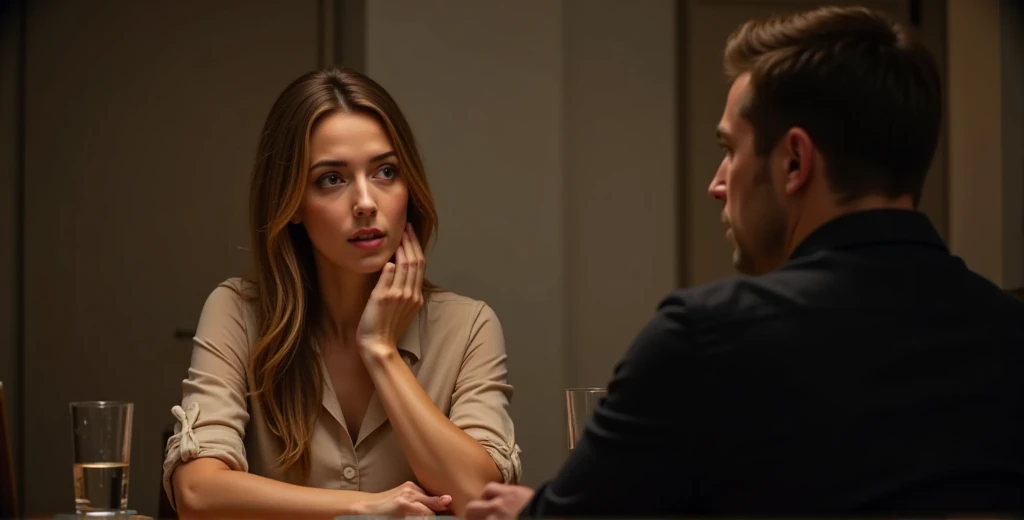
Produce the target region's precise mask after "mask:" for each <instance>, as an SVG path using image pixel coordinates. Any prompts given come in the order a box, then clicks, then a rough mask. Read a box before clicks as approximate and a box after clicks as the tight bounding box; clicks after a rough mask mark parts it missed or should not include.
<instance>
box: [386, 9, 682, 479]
mask: <svg viewBox="0 0 1024 520" xmlns="http://www.w3.org/2000/svg"><path fill="white" fill-rule="evenodd" d="M673 24H674V18H673V3H672V2H671V1H669V0H658V1H649V2H643V3H623V2H616V1H612V0H598V1H583V0H566V1H552V0H530V1H524V2H498V3H492V2H476V1H470V0H458V1H448V2H443V3H423V2H418V1H413V0H407V1H389V2H369V3H368V4H367V49H366V52H367V63H366V65H367V67H366V68H367V72H368V73H369V74H370V75H371V76H373V77H374V78H376V79H377V80H379V81H380V82H381V83H383V84H384V86H385V87H386V88H388V89H389V90H390V91H391V92H392V94H393V95H394V96H395V97H396V98H397V100H398V102H399V103H400V104H401V106H402V107H403V109H404V110H405V112H406V114H407V116H408V117H409V119H410V121H411V124H412V126H413V129H414V131H415V132H416V134H417V138H418V140H419V142H420V144H421V146H422V149H423V154H424V155H425V160H426V164H427V167H428V175H429V176H430V179H431V183H432V186H433V188H434V191H435V195H436V198H437V203H438V206H439V210H440V214H441V232H440V239H439V241H438V243H437V247H436V248H435V249H434V250H433V252H432V254H431V258H430V275H431V277H432V278H434V279H435V280H436V281H438V282H440V283H442V284H444V285H445V286H448V287H451V288H453V289H455V290H457V291H461V292H464V293H466V294H468V295H471V296H474V297H477V298H482V299H485V300H487V301H488V302H490V303H491V304H492V305H493V306H494V308H495V309H496V311H497V313H498V315H499V317H500V318H501V319H502V322H503V325H504V327H505V336H506V341H507V344H508V351H509V358H510V360H509V368H510V371H511V379H512V382H513V384H514V385H515V386H516V396H515V399H514V403H513V418H514V419H515V421H516V426H517V432H518V433H517V436H518V439H519V442H520V443H521V445H522V448H523V450H524V453H523V460H524V465H525V478H526V481H527V482H528V483H537V482H539V480H541V479H543V478H546V477H547V476H549V475H550V474H551V473H552V472H553V471H554V470H555V469H556V468H557V467H558V465H559V464H560V462H561V460H562V458H563V456H564V453H565V445H566V441H565V426H564V423H565V411H564V410H565V405H564V394H563V391H564V388H565V387H566V386H569V385H583V384H586V385H603V384H604V383H605V382H606V381H607V380H608V378H609V376H610V375H611V371H612V366H613V365H614V363H615V361H617V360H618V358H619V357H620V356H621V354H622V352H623V351H624V350H625V348H626V347H627V346H628V344H629V341H630V340H631V339H632V336H633V334H635V333H636V331H637V329H638V328H639V327H640V326H641V325H642V324H643V322H645V321H646V319H647V318H649V317H650V315H651V313H652V311H653V309H654V306H655V305H656V303H657V300H658V299H659V298H660V297H661V296H662V295H664V294H665V293H666V292H668V291H669V290H670V289H671V288H672V287H673V286H674V274H675V268H674V264H675V260H674V247H675V245H674V244H675V240H674V236H675V224H674V222H673V208H674V186H675V184H674V175H675V170H674V161H673V158H674V132H673V128H674V121H673V119H674V112H673V108H672V107H673V106H674V89H673V81H674V71H673V63H674V61H673V60H674V58H673V56H674V42H673V35H674V25H673ZM525 35H528V37H526V36H525Z"/></svg>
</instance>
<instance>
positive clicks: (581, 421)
mask: <svg viewBox="0 0 1024 520" xmlns="http://www.w3.org/2000/svg"><path fill="white" fill-rule="evenodd" d="M606 395H608V392H607V391H606V390H605V389H604V388H570V389H568V390H566V391H565V411H566V414H567V415H568V418H569V449H570V450H572V449H573V448H575V447H576V442H577V441H579V439H580V437H581V436H583V430H584V428H585V427H586V425H587V421H589V420H590V416H591V415H593V414H594V408H597V404H598V403H599V402H600V401H601V399H602V398H604V396H606Z"/></svg>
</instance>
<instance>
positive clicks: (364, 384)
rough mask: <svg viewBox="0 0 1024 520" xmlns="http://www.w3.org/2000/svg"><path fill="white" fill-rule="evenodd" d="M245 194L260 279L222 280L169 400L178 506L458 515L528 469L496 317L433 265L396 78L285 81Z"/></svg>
mask: <svg viewBox="0 0 1024 520" xmlns="http://www.w3.org/2000/svg"><path fill="white" fill-rule="evenodd" d="M250 205H251V225H252V243H253V252H254V256H255V267H256V276H255V277H254V279H253V280H251V281H243V280H239V279H230V280H227V281H225V282H223V283H221V284H220V285H219V286H218V287H217V288H216V289H214V291H213V292H212V293H211V294H210V296H209V298H208V299H207V301H206V304H205V306H204V307H203V311H202V315H201V317H200V319H199V325H198V330H197V331H196V336H195V340H194V346H193V351H192V364H191V367H190V368H189V371H188V378H187V379H186V380H185V381H184V382H183V393H184V396H183V399H182V404H181V406H175V407H174V409H173V413H174V414H175V416H176V417H177V418H178V420H179V424H178V426H177V427H176V429H175V435H174V436H173V437H172V438H171V440H170V441H169V442H168V444H167V453H166V459H165V461H164V488H165V490H166V492H167V493H168V496H169V497H170V499H171V503H172V504H175V507H176V509H177V510H178V513H179V514H180V515H181V516H182V517H210V518H213V517H217V518H221V517H224V516H245V517H261V518H272V517H280V518H285V517H286V518H303V517H310V518H326V517H331V516H334V515H338V514H384V515H427V514H433V513H437V512H443V511H445V512H448V511H450V512H453V513H455V514H457V515H458V514H461V513H462V511H463V508H464V507H465V505H466V503H467V502H469V501H470V500H472V499H474V498H476V497H477V496H479V495H480V493H481V492H482V490H483V488H484V486H485V485H486V484H487V483H488V482H491V481H501V482H517V481H518V480H519V475H520V461H519V451H518V447H517V446H516V444H515V441H514V435H513V428H512V422H511V420H510V418H509V415H508V405H509V401H510V399H511V395H512V388H511V387H510V386H509V385H508V384H507V383H506V368H505V346H504V339H503V335H502V330H501V325H500V323H499V321H498V318H497V317H496V316H495V314H494V312H493V311H492V310H491V309H490V307H488V306H487V305H486V304H484V303H482V302H479V301H475V300H471V299H469V298H466V297H463V296H458V295H455V294H453V293H451V292H445V291H442V290H440V289H438V288H436V287H434V286H432V285H431V284H430V283H429V282H427V281H425V280H424V254H423V250H422V248H421V245H420V244H421V243H423V244H426V243H428V242H429V239H430V236H431V234H432V233H433V232H434V231H435V229H436V224H437V213H436V212H435V209H434V203H433V200H432V199H431V196H430V190H429V188H428V186H427V181H426V178H425V177H424V173H423V165H422V162H421V160H420V156H419V153H418V151H417V149H416V145H415V142H414V140H413V136H412V132H411V131H410V129H409V126H408V124H407V123H406V121H405V118H404V117H403V115H402V113H401V111H400V110H399V109H398V106H397V105H396V104H395V102H394V101H393V100H392V99H391V97H390V96H389V95H388V94H387V92H385V91H384V89H383V88H381V87H380V86H379V85H378V84H376V83H375V82H374V81H372V80H371V79H369V78H367V77H365V76H363V75H361V74H358V73H356V72H352V71H348V70H341V71H339V70H327V71H319V72H314V73H310V74H307V75H304V76H302V77H301V78H299V79H297V80H296V81H295V82H293V83H292V84H291V85H289V86H288V87H287V88H286V89H285V91H284V92H283V93H282V94H281V96H280V97H279V98H278V99H277V101H276V103H275V104H274V106H273V108H272V109H271V111H270V114H269V116H268V118H267V121H266V124H265V126H264V129H263V134H262V137H261V139H260V144H259V149H258V153H257V156H256V164H255V168H254V170H253V178H252V186H251V191H250ZM414 481H415V482H417V483H418V485H417V484H414V483H412V482H414ZM420 486H422V487H420Z"/></svg>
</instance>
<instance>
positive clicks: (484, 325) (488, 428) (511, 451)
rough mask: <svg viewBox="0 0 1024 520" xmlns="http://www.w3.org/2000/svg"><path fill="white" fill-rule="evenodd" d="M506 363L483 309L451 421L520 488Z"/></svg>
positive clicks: (493, 318)
mask: <svg viewBox="0 0 1024 520" xmlns="http://www.w3.org/2000/svg"><path fill="white" fill-rule="evenodd" d="M506 362H507V356H506V353H505V337H504V334H503V332H502V329H501V323H500V322H499V321H498V316H497V315H496V314H495V313H494V311H493V310H492V309H491V308H490V307H489V306H488V305H486V304H484V303H481V304H480V308H479V310H478V312H477V313H476V316H475V318H474V320H473V325H472V327H471V328H470V334H469V345H468V348H467V350H466V354H465V357H464V358H463V361H462V368H461V370H460V371H459V376H458V379H457V380H456V383H455V392H454V393H453V395H452V405H451V411H450V413H449V419H450V420H451V422H452V423H453V424H455V425H456V426H458V427H459V428H462V430H463V431H465V432H466V433H467V434H469V435H470V436H471V437H473V438H474V439H476V440H477V442H479V443H480V445H481V446H483V447H484V449H485V450H487V453H489V454H490V456H491V458H493V459H494V463H495V464H496V465H497V466H498V470H499V471H500V472H501V478H502V480H503V481H504V482H505V483H506V484H518V483H519V480H520V478H521V475H522V463H521V462H520V458H519V446H518V445H517V444H516V441H515V430H514V428H513V425H512V418H511V416H510V415H509V404H510V403H511V401H512V386H511V385H509V384H508V369H507V367H506Z"/></svg>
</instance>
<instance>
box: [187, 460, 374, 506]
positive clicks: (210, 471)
mask: <svg viewBox="0 0 1024 520" xmlns="http://www.w3.org/2000/svg"><path fill="white" fill-rule="evenodd" d="M173 482H174V490H175V496H176V497H177V504H176V506H177V510H178V517H179V518H181V519H182V520H191V519H196V518H238V517H244V518H264V519H274V518H282V519H284V518H295V519H305V518H309V519H324V518H332V517H334V516H337V515H344V514H362V512H361V510H360V507H361V506H360V503H361V502H366V499H367V498H369V497H368V494H367V493H361V492H358V491H342V490H335V489H318V488H308V487H303V486H296V485H294V484H287V483H284V482H278V481H276V480H273V479H269V478H266V477H261V476H259V475H253V474H250V473H245V472H242V471H235V470H232V469H231V468H229V467H228V465H227V464H224V463H223V462H222V461H220V460H218V459H215V458H211V457H204V458H201V459H196V460H192V461H190V462H188V463H185V464H182V465H181V466H179V467H178V468H177V470H176V471H175V472H174V477H173Z"/></svg>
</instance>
